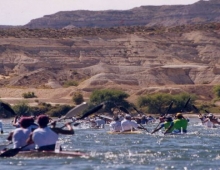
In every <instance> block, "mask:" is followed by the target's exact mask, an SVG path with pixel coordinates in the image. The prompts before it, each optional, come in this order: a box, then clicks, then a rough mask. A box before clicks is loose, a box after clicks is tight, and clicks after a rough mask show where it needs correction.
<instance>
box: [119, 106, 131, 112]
mask: <svg viewBox="0 0 220 170" xmlns="http://www.w3.org/2000/svg"><path fill="white" fill-rule="evenodd" d="M119 109H120V110H121V111H122V112H124V113H127V114H130V113H129V111H128V110H127V109H125V108H124V107H122V106H120V107H119Z"/></svg>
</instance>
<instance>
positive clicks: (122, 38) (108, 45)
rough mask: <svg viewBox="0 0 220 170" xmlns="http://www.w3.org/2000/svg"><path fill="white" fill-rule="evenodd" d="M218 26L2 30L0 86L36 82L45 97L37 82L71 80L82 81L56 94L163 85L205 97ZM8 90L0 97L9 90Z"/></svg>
mask: <svg viewBox="0 0 220 170" xmlns="http://www.w3.org/2000/svg"><path fill="white" fill-rule="evenodd" d="M219 30H220V24H217V23H212V24H203V25H194V26H181V27H171V28H169V27H140V26H139V27H120V28H94V29H88V28H84V29H78V28H75V29H60V30H53V29H36V30H35V29H19V28H18V29H7V30H0V37H1V39H0V65H1V67H0V75H1V77H0V86H1V87H6V86H7V87H19V88H24V91H27V89H25V88H34V89H35V90H34V91H35V93H36V95H40V96H41V97H42V98H46V97H48V96H49V95H46V93H45V94H44V93H42V91H44V90H37V89H45V88H47V89H48V90H47V91H51V93H52V91H53V93H54V90H53V89H57V90H58V91H60V92H61V89H63V86H64V84H65V83H66V82H67V81H73V80H74V81H76V82H78V83H79V85H78V86H77V87H73V88H70V89H68V90H67V89H66V90H64V91H65V92H64V91H63V92H64V93H63V94H59V95H58V96H57V99H58V98H62V99H67V98H68V99H70V98H71V95H72V94H73V93H74V92H75V91H81V92H82V93H83V94H84V95H85V96H87V97H88V96H89V94H90V93H91V92H92V91H93V90H94V89H100V88H116V89H121V90H124V91H126V92H128V93H129V94H130V95H131V98H133V99H135V96H137V95H140V94H147V93H153V92H158V91H161V92H168V93H172V94H174V93H180V92H190V93H195V94H197V95H198V96H200V98H201V99H206V100H210V99H211V98H212V92H211V90H212V86H213V85H216V84H219V83H220V65H219V64H220V62H219V56H220V31H219ZM6 91H7V90H3V91H2V92H1V93H0V97H2V98H6V97H7V95H8V94H7V93H4V92H6ZM11 94H12V92H11ZM17 94H19V95H20V96H21V94H22V92H20V93H17ZM44 95H46V96H44ZM50 96H51V98H54V96H53V95H52V94H51V95H50Z"/></svg>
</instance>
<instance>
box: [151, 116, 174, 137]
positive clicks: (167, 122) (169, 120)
mask: <svg viewBox="0 0 220 170" xmlns="http://www.w3.org/2000/svg"><path fill="white" fill-rule="evenodd" d="M164 120H165V122H164V123H162V124H161V125H160V126H159V127H158V128H156V129H154V130H153V132H151V134H153V133H155V132H157V131H159V130H160V129H162V128H164V129H165V130H167V129H168V128H169V127H170V125H171V123H172V121H173V119H172V117H165V118H164ZM173 130H174V126H173V127H172V128H171V129H170V130H169V131H167V133H171V132H172V131H173Z"/></svg>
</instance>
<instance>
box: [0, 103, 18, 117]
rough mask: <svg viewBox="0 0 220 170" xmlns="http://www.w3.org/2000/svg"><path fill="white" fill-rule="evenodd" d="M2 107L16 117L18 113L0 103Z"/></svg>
mask: <svg viewBox="0 0 220 170" xmlns="http://www.w3.org/2000/svg"><path fill="white" fill-rule="evenodd" d="M0 106H1V107H3V108H4V109H5V110H7V111H8V112H11V113H12V114H13V115H16V113H15V112H14V110H13V109H12V108H11V107H10V106H9V105H8V104H5V103H3V102H0Z"/></svg>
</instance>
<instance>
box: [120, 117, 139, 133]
mask: <svg viewBox="0 0 220 170" xmlns="http://www.w3.org/2000/svg"><path fill="white" fill-rule="evenodd" d="M121 127H122V131H132V130H137V129H138V124H137V122H136V121H134V120H131V116H130V115H129V114H126V115H125V118H124V120H122V121H121Z"/></svg>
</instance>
